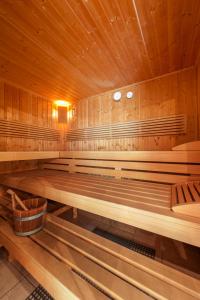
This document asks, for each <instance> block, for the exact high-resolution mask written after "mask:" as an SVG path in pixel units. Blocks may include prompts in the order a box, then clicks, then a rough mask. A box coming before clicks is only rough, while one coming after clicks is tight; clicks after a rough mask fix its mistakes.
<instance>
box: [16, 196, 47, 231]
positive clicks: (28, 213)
mask: <svg viewBox="0 0 200 300" xmlns="http://www.w3.org/2000/svg"><path fill="white" fill-rule="evenodd" d="M23 203H24V204H25V205H26V207H27V208H28V210H23V209H22V208H21V207H20V205H18V204H17V205H16V206H15V209H14V210H13V218H14V231H15V234H16V235H19V236H28V235H32V234H34V233H36V232H38V231H40V230H41V229H42V228H43V226H44V221H45V214H46V210H47V200H46V199H44V198H32V199H27V200H24V201H23Z"/></svg>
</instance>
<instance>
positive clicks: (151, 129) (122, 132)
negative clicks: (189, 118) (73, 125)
mask: <svg viewBox="0 0 200 300" xmlns="http://www.w3.org/2000/svg"><path fill="white" fill-rule="evenodd" d="M186 130H187V129H186V118H185V116H184V115H175V116H165V117H163V118H154V119H147V120H140V121H132V122H124V123H113V124H110V125H101V126H97V127H87V128H83V129H75V130H70V131H68V132H67V133H66V135H65V141H84V140H100V139H114V138H130V137H140V136H159V137H160V136H173V135H183V134H185V133H186Z"/></svg>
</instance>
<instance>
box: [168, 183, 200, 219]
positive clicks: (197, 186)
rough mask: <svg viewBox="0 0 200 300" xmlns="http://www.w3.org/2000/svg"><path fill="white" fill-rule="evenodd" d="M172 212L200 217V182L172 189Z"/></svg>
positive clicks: (178, 185) (176, 186) (180, 185)
mask: <svg viewBox="0 0 200 300" xmlns="http://www.w3.org/2000/svg"><path fill="white" fill-rule="evenodd" d="M171 207H172V210H173V211H175V212H178V213H182V214H185V215H190V216H195V217H197V218H199V217H200V182H199V181H191V182H187V183H182V184H176V185H173V187H172V204H171Z"/></svg>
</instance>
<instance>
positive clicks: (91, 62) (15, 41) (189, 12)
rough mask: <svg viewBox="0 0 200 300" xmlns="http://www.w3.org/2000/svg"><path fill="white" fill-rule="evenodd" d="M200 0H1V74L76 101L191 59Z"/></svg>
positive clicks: (198, 33) (199, 39)
mask: <svg viewBox="0 0 200 300" xmlns="http://www.w3.org/2000/svg"><path fill="white" fill-rule="evenodd" d="M199 45H200V1H199V0H1V1H0V77H2V78H4V79H6V80H8V81H10V82H13V83H15V84H17V85H19V86H23V87H24V88H26V89H29V90H32V91H33V92H35V93H38V94H40V95H43V96H45V97H48V98H51V99H66V100H71V101H72V100H78V99H80V98H84V97H87V96H90V95H94V94H98V93H101V92H104V91H107V90H110V89H114V88H119V87H121V86H124V85H128V84H131V83H134V82H138V81H142V80H145V79H149V78H153V77H156V76H159V75H162V74H164V73H168V72H172V71H175V70H178V69H181V68H185V67H188V66H191V65H193V64H194V63H195V60H196V58H197V55H198V50H199Z"/></svg>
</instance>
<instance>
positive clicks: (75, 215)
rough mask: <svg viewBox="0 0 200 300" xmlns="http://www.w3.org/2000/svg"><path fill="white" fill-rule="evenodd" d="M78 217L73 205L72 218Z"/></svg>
mask: <svg viewBox="0 0 200 300" xmlns="http://www.w3.org/2000/svg"><path fill="white" fill-rule="evenodd" d="M77 217H78V211H77V208H76V207H73V219H76V218H77Z"/></svg>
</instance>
